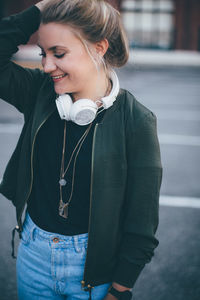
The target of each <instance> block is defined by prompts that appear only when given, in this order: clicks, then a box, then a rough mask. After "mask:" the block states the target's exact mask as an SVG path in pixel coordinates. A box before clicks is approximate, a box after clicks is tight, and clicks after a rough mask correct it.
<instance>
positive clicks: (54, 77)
mask: <svg viewBox="0 0 200 300" xmlns="http://www.w3.org/2000/svg"><path fill="white" fill-rule="evenodd" d="M64 76H65V75H60V76H52V78H53V79H59V78H62V77H64Z"/></svg>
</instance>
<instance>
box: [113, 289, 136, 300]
mask: <svg viewBox="0 0 200 300" xmlns="http://www.w3.org/2000/svg"><path fill="white" fill-rule="evenodd" d="M108 293H110V294H111V295H112V296H114V297H115V298H116V299H118V300H131V299H132V292H131V291H130V289H126V290H124V291H119V290H117V289H115V288H114V287H113V286H111V287H110V288H109V290H108Z"/></svg>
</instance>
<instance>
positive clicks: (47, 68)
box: [42, 57, 56, 73]
mask: <svg viewBox="0 0 200 300" xmlns="http://www.w3.org/2000/svg"><path fill="white" fill-rule="evenodd" d="M42 66H43V69H44V72H45V73H51V72H52V71H55V70H56V65H55V63H54V61H53V60H52V59H51V58H47V57H45V59H44V60H43V62H42Z"/></svg>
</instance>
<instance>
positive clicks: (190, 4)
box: [0, 0, 200, 51]
mask: <svg viewBox="0 0 200 300" xmlns="http://www.w3.org/2000/svg"><path fill="white" fill-rule="evenodd" d="M37 2H38V1H37V0H18V1H15V0H1V2H0V10H1V11H0V15H1V16H6V15H10V14H12V13H16V12H19V11H21V10H23V9H25V8H26V7H28V6H30V5H31V4H35V3H37ZM108 2H110V3H111V4H112V5H113V6H115V7H116V8H118V9H119V10H120V11H121V14H122V19H123V23H124V26H125V29H126V32H127V35H128V38H129V41H130V46H131V47H133V48H140V49H141V48H143V49H160V50H162V49H163V50H173V49H176V50H177V49H181V50H193V51H200V18H199V16H200V1H199V0H108ZM35 40H36V37H33V38H32V39H31V41H30V43H34V42H35Z"/></svg>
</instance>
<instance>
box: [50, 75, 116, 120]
mask: <svg viewBox="0 0 200 300" xmlns="http://www.w3.org/2000/svg"><path fill="white" fill-rule="evenodd" d="M110 79H111V80H112V90H111V92H110V94H109V95H108V96H106V97H103V98H101V102H102V105H103V109H107V108H109V107H110V106H112V105H113V102H114V101H115V100H116V97H117V95H118V93H119V80H118V77H117V74H116V73H115V72H114V71H113V70H112V72H111V74H110ZM56 106H57V109H58V112H59V115H60V117H61V119H64V120H67V121H73V122H74V123H76V124H78V125H87V124H89V123H91V122H92V121H93V120H94V119H95V117H96V114H97V110H98V106H97V104H96V102H94V101H92V100H90V99H79V100H77V101H75V102H73V101H72V98H71V97H70V95H68V94H62V95H59V96H58V98H57V99H56Z"/></svg>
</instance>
